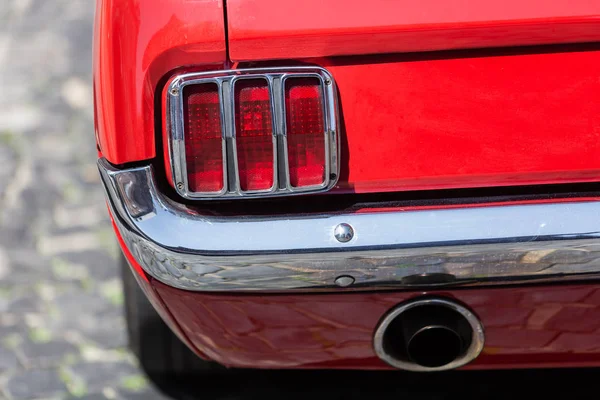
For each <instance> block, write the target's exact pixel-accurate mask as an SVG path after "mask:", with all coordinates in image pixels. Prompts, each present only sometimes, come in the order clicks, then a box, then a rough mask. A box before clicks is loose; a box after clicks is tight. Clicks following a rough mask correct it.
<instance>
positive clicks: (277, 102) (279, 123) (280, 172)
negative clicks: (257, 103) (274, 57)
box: [273, 75, 288, 189]
mask: <svg viewBox="0 0 600 400" xmlns="http://www.w3.org/2000/svg"><path fill="white" fill-rule="evenodd" d="M273 107H274V110H275V113H274V114H275V115H274V118H275V121H274V124H275V125H274V126H275V135H276V138H277V153H278V155H279V156H278V157H277V165H276V168H277V177H278V181H279V184H278V189H286V188H287V185H288V180H287V172H286V168H287V165H286V164H287V163H286V156H285V154H286V153H285V151H286V149H285V140H284V136H285V113H284V110H283V86H282V82H281V75H276V76H274V77H273Z"/></svg>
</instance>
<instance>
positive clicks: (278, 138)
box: [165, 67, 339, 200]
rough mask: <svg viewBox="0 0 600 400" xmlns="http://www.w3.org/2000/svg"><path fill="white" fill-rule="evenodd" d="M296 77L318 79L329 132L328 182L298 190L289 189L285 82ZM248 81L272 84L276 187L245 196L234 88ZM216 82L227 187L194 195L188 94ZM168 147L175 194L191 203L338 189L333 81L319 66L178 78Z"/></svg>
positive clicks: (169, 100)
mask: <svg viewBox="0 0 600 400" xmlns="http://www.w3.org/2000/svg"><path fill="white" fill-rule="evenodd" d="M291 78H316V79H318V80H319V82H320V86H321V91H322V96H323V118H324V121H323V126H324V127H325V129H324V132H323V135H324V139H325V141H324V145H325V174H324V175H325V179H324V181H323V182H322V184H320V185H313V186H306V187H293V186H291V184H290V177H289V163H288V154H287V153H288V150H287V132H286V129H287V126H286V110H285V82H286V80H288V79H291ZM246 79H263V80H266V81H267V82H268V88H269V91H270V97H271V113H272V126H273V149H274V151H273V165H274V169H273V170H274V176H273V186H272V187H271V188H270V189H267V190H256V191H242V190H241V187H240V182H239V170H238V165H237V164H238V158H237V144H236V133H235V102H234V96H235V84H236V82H239V81H241V80H246ZM206 83H215V84H216V85H217V88H218V91H219V99H220V102H221V104H220V112H221V114H220V116H221V129H222V135H223V152H224V154H223V176H224V188H223V190H221V191H219V192H194V191H191V190H190V189H189V184H188V174H187V167H186V155H185V132H184V118H185V116H184V105H183V101H184V100H183V98H184V96H183V93H184V91H185V89H186V87H189V86H191V85H200V84H206ZM165 101H166V112H167V115H166V126H167V130H168V132H167V137H168V140H167V145H168V152H169V159H170V167H171V173H172V177H173V183H174V186H175V190H176V191H177V193H178V194H179V195H181V196H182V197H184V198H187V199H205V200H210V199H224V198H228V199H230V198H249V197H250V198H252V197H275V196H289V195H294V194H306V193H317V192H323V191H327V190H329V189H331V188H333V187H334V186H335V185H336V184H337V181H338V178H339V145H338V144H339V124H338V112H337V107H338V105H337V95H336V87H335V82H334V80H333V77H332V76H331V75H330V74H329V73H328V72H327V71H326V70H325V69H323V68H319V67H288V68H267V69H240V70H227V71H218V72H202V73H190V74H183V75H178V76H175V77H174V78H173V79H172V80H171V81H170V83H169V85H168V87H167V90H166V99H165Z"/></svg>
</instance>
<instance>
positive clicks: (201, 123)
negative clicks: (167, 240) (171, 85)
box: [183, 83, 224, 192]
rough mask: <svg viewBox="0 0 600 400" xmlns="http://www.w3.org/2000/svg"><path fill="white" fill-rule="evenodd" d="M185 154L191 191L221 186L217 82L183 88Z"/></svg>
mask: <svg viewBox="0 0 600 400" xmlns="http://www.w3.org/2000/svg"><path fill="white" fill-rule="evenodd" d="M183 107H184V131H185V158H186V166H187V175H188V186H189V190H191V191H192V192H220V191H221V190H222V189H223V187H224V183H223V180H224V179H223V178H224V176H223V138H222V133H221V107H220V101H219V91H218V87H217V85H216V84H213V83H207V84H202V85H194V86H190V87H188V88H186V89H185V90H184V98H183Z"/></svg>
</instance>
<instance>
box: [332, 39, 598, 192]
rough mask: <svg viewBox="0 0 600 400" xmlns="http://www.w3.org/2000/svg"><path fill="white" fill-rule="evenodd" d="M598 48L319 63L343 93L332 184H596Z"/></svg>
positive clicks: (376, 187)
mask: <svg viewBox="0 0 600 400" xmlns="http://www.w3.org/2000/svg"><path fill="white" fill-rule="evenodd" d="M597 49H598V47H597V46H596V49H595V50H593V51H592V50H590V51H583V50H581V49H580V50H579V51H571V52H557V53H538V54H515V52H513V53H505V54H499V53H498V52H494V51H486V52H484V53H479V54H474V53H467V52H465V53H462V54H456V53H437V54H427V55H425V54H422V55H414V54H413V55H404V56H402V55H398V56H385V57H384V56H379V57H370V58H363V59H360V60H358V59H356V58H352V59H351V58H345V59H337V60H326V61H323V62H321V64H323V65H324V66H325V67H326V68H327V69H328V70H329V71H330V72H331V74H332V75H333V76H334V78H335V80H336V83H337V85H338V88H339V93H340V106H341V111H342V116H343V122H344V132H343V133H342V141H341V151H342V157H341V165H342V168H341V175H340V183H339V188H340V189H342V190H346V191H356V192H376V191H398V190H422V189H442V188H462V187H482V186H505V185H528V184H542V183H546V184H549V183H564V182H585V181H597V180H598V177H599V176H600V102H598V101H597V98H598V93H600V51H598V50H597ZM483 55H485V56H483ZM479 56H481V57H479Z"/></svg>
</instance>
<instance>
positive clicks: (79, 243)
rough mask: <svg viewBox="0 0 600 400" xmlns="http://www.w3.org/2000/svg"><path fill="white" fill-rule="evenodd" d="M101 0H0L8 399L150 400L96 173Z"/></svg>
mask: <svg viewBox="0 0 600 400" xmlns="http://www.w3.org/2000/svg"><path fill="white" fill-rule="evenodd" d="M94 8H95V4H94V1H93V0H1V1H0V93H1V96H0V218H1V219H0V399H4V398H8V399H38V398H43V399H46V398H66V397H70V396H83V397H86V396H91V397H90V398H128V399H129V398H143V399H146V398H153V397H158V395H157V394H156V393H154V392H153V391H152V388H151V386H150V385H149V384H148V382H147V381H146V379H145V378H144V376H143V375H142V374H141V373H140V371H138V369H137V367H136V365H135V361H134V359H133V357H131V355H130V354H129V353H128V352H127V351H126V349H125V346H126V336H125V323H124V320H123V315H122V312H121V304H122V301H123V297H122V292H121V283H120V280H119V272H118V271H117V264H116V262H115V259H116V255H117V248H116V247H115V241H114V239H113V234H112V230H111V226H110V223H109V220H108V216H107V213H106V208H105V204H104V195H103V193H102V189H101V187H100V181H99V177H98V172H97V169H96V165H95V161H96V149H95V142H94V129H93V109H92V86H91V69H92V59H91V56H92V25H93V15H94Z"/></svg>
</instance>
